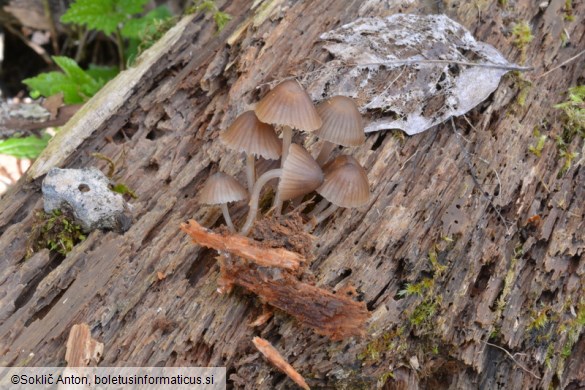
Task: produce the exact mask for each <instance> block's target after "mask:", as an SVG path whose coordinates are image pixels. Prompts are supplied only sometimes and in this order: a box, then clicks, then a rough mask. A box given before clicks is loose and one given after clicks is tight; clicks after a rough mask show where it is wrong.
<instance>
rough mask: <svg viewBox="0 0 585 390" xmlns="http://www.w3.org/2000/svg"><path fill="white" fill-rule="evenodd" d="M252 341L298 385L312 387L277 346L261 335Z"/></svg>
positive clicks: (307, 389)
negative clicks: (285, 358)
mask: <svg viewBox="0 0 585 390" xmlns="http://www.w3.org/2000/svg"><path fill="white" fill-rule="evenodd" d="M252 342H253V343H254V346H255V347H256V349H258V351H260V352H261V353H262V355H264V357H265V358H266V360H268V361H269V362H270V363H271V364H273V365H274V366H275V367H276V368H278V369H279V370H280V371H282V372H284V373H285V374H286V375H288V377H289V378H290V379H292V380H293V381H294V382H295V383H296V384H297V385H299V386H300V387H302V388H303V389H305V390H309V389H310V388H309V385H308V384H307V382H305V379H304V378H303V377H302V376H301V374H299V373H298V371H297V370H295V369H294V368H293V366H291V365H290V364H289V362H287V361H286V360H284V358H283V357H282V355H281V354H280V352H278V351H277V350H276V348H274V347H273V346H272V345H271V344H270V343H269V342H268V341H267V340H264V339H263V338H260V337H254V338H253V339H252Z"/></svg>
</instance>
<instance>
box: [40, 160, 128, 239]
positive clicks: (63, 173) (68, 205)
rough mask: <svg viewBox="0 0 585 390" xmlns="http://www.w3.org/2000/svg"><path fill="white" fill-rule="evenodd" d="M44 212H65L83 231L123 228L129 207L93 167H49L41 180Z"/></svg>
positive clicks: (123, 229)
mask: <svg viewBox="0 0 585 390" xmlns="http://www.w3.org/2000/svg"><path fill="white" fill-rule="evenodd" d="M42 191H43V200H44V203H45V206H44V208H45V212H47V213H49V212H51V211H53V210H55V209H60V210H63V211H66V212H69V213H70V214H71V215H72V216H73V218H74V219H75V222H76V223H78V224H79V225H80V226H81V228H82V229H83V231H84V232H89V231H92V230H95V229H111V230H116V231H120V232H123V231H126V230H128V228H129V227H130V225H131V217H130V214H129V206H128V204H127V203H126V201H124V198H123V197H122V195H120V194H118V193H115V192H113V191H112V190H111V189H110V180H109V179H108V178H107V177H106V176H105V175H104V174H103V173H102V171H100V170H99V169H96V168H84V169H59V168H52V169H51V170H50V171H49V173H47V176H46V177H45V180H43V186H42Z"/></svg>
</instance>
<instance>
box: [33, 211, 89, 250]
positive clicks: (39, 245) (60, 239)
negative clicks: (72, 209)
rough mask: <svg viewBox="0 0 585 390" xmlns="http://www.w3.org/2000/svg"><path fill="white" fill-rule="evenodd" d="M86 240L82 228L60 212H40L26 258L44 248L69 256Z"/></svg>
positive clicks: (34, 223)
mask: <svg viewBox="0 0 585 390" xmlns="http://www.w3.org/2000/svg"><path fill="white" fill-rule="evenodd" d="M85 238H86V236H85V234H83V232H82V231H81V227H80V226H79V225H77V224H76V223H74V222H72V220H71V219H69V218H68V217H67V216H66V215H65V214H64V213H63V212H61V211H60V210H53V212H52V213H49V214H47V213H45V212H44V211H38V212H36V213H35V220H34V222H33V227H32V230H31V233H30V236H29V239H28V243H27V248H26V258H29V257H31V256H32V255H33V254H34V253H35V252H38V251H39V250H41V249H43V248H47V249H49V250H51V251H55V252H57V253H60V254H62V255H67V253H69V252H71V250H72V249H73V247H74V246H75V245H76V244H78V243H79V242H81V241H83V240H85Z"/></svg>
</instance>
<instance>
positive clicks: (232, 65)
mask: <svg viewBox="0 0 585 390" xmlns="http://www.w3.org/2000/svg"><path fill="white" fill-rule="evenodd" d="M278 3H279V5H278V6H277V7H276V8H275V9H274V11H273V12H272V13H271V14H270V15H269V16H268V17H267V18H266V20H265V21H264V22H263V23H262V24H261V25H259V26H257V27H256V28H253V27H249V28H244V29H242V30H241V34H239V35H237V37H236V38H235V41H234V42H233V45H232V46H229V45H226V44H225V39H226V38H227V37H228V36H230V34H231V33H233V32H234V31H235V29H236V28H237V27H238V26H239V25H240V23H243V22H244V21H245V20H247V19H249V18H250V17H252V16H253V14H254V13H255V12H256V11H254V10H250V9H249V8H248V7H249V1H243V0H234V1H230V2H226V3H225V5H224V6H223V8H222V10H224V11H225V12H228V13H230V14H231V15H232V16H233V19H232V22H230V24H228V25H227V26H226V28H225V29H224V31H222V33H220V34H217V30H216V28H215V25H214V22H213V20H212V19H211V17H209V18H204V17H200V18H195V19H193V20H192V22H191V23H188V24H187V25H186V26H185V29H184V33H183V34H182V35H181V37H179V38H178V39H177V40H176V42H175V44H174V45H173V47H170V45H169V47H168V50H165V53H167V54H166V55H163V56H160V58H159V60H158V61H155V63H154V64H153V65H152V66H151V67H150V68H149V70H148V72H147V73H146V74H145V76H144V77H142V79H141V80H140V82H138V81H136V82H135V85H136V87H135V88H134V89H133V91H132V92H131V93H130V94H129V95H128V98H127V99H126V100H125V101H124V103H123V104H121V105H120V106H119V107H118V108H117V109H114V110H105V111H101V112H102V113H103V116H100V117H99V118H96V117H94V119H96V122H94V124H95V126H94V131H93V132H92V133H91V136H89V137H86V138H85V140H84V141H82V142H81V143H80V145H79V147H78V148H77V149H76V150H72V151H71V152H70V153H68V154H67V156H66V157H64V158H63V159H62V160H61V161H62V162H61V164H62V167H63V168H65V167H67V168H81V167H87V166H95V165H97V166H98V167H99V168H101V169H103V170H104V171H107V169H108V166H107V164H106V163H105V162H104V161H96V159H93V158H91V157H88V156H89V154H90V153H91V152H98V153H101V154H103V155H105V156H108V157H110V158H111V159H112V161H114V162H115V163H116V173H115V176H116V178H119V180H121V181H123V182H124V183H125V184H126V185H128V187H129V188H131V189H132V190H133V191H135V192H136V194H137V195H138V199H137V200H135V201H132V203H133V206H134V212H135V216H136V223H135V224H134V225H133V226H132V228H131V229H130V230H129V231H128V232H126V233H125V234H124V235H123V236H122V235H117V234H114V233H109V232H93V233H92V234H90V235H89V236H88V238H87V239H86V240H85V241H83V242H82V243H80V244H78V245H76V247H75V248H74V249H73V251H72V252H70V253H69V254H68V255H67V257H66V258H62V257H60V256H56V255H55V254H49V253H48V251H45V252H39V253H37V254H35V255H34V256H33V257H32V258H30V259H29V260H26V261H25V260H23V259H24V256H25V246H26V245H25V244H26V232H28V231H30V230H31V228H32V225H33V219H32V215H33V214H34V212H35V210H38V209H40V208H42V200H41V197H40V179H34V180H32V181H31V182H25V181H24V180H22V181H21V182H19V183H18V184H17V185H16V186H14V187H13V188H12V189H10V190H9V193H7V194H6V195H4V196H3V198H2V199H0V232H1V233H2V235H1V236H0V265H1V267H0V269H1V270H2V272H1V275H0V279H1V280H2V282H1V283H2V286H1V288H0V296H1V298H0V300H1V303H0V306H1V308H0V312H2V314H1V315H0V363H2V364H3V365H11V364H19V365H31V366H32V365H36V366H49V365H55V366H58V365H61V364H62V363H63V359H64V356H65V349H66V348H65V342H64V341H65V340H66V339H67V336H68V334H69V331H70V328H71V326H72V325H73V324H76V323H81V322H84V323H88V324H89V325H90V327H91V329H92V333H93V336H94V337H95V338H96V339H99V340H100V341H103V342H104V343H105V344H106V346H107V347H106V348H105V349H104V356H103V361H102V363H101V365H104V366H106V365H109V366H116V365H130V364H132V365H135V366H151V365H152V366H155V365H161V364H164V365H189V366H198V365H200V366H206V365H211V366H213V365H218V366H227V367H228V370H229V371H228V372H230V373H231V374H230V379H229V382H228V383H229V384H230V385H233V386H234V387H235V388H237V389H261V390H267V389H278V390H282V389H284V388H287V386H288V385H289V384H290V383H289V380H288V378H285V377H284V376H280V375H277V374H275V373H274V369H272V367H267V365H264V364H260V365H259V364H258V362H257V359H256V358H254V355H256V350H255V349H254V347H253V346H252V345H251V343H250V338H251V337H252V336H254V335H256V334H257V335H259V336H261V337H263V338H266V339H269V340H276V339H278V340H279V342H278V346H279V350H281V351H282V353H283V355H284V356H295V361H294V365H295V368H296V369H298V370H299V371H300V372H303V373H304V374H305V375H307V377H309V376H310V378H311V385H313V386H314V387H321V388H374V387H376V386H377V385H378V386H381V385H383V384H384V383H385V384H386V386H387V387H389V388H392V387H393V386H394V385H396V384H404V386H405V388H409V389H416V388H436V389H447V388H452V389H453V388H461V389H466V388H478V387H480V388H490V389H491V388H498V387H501V386H503V385H502V383H504V384H514V386H515V387H517V388H549V387H559V388H566V389H571V388H579V386H581V387H583V385H584V384H585V361H584V359H583V358H582V357H583V354H584V353H585V337H584V336H583V329H582V327H579V324H578V321H577V318H579V316H580V315H581V314H582V313H585V311H584V310H585V305H584V302H583V298H582V297H583V291H584V286H585V260H584V258H583V255H584V250H585V244H584V238H583V235H582V233H581V232H583V229H584V225H583V215H585V209H584V207H585V205H584V204H583V202H582V199H584V198H585V186H583V183H584V182H585V169H584V166H583V165H578V164H576V163H577V161H575V162H574V164H572V165H571V168H570V169H569V171H567V172H566V173H565V174H564V175H559V172H560V170H561V169H562V167H563V164H564V160H563V159H562V158H561V157H560V155H559V150H558V149H557V147H556V145H555V141H554V140H555V138H556V137H557V136H559V135H561V134H562V130H563V127H562V124H563V117H562V114H561V112H560V110H558V109H555V108H554V105H555V104H556V103H559V102H561V101H564V100H566V98H567V94H566V92H567V90H568V89H569V88H570V87H573V86H575V85H577V84H582V81H583V80H584V79H585V74H584V69H583V67H582V66H581V65H582V61H581V62H580V60H581V59H582V57H578V58H577V60H574V61H569V62H567V63H566V65H565V66H563V67H562V69H558V70H556V71H554V72H551V73H548V74H546V75H545V76H544V77H541V78H539V79H538V82H537V83H536V82H535V83H534V84H532V86H526V83H524V82H523V81H522V79H521V77H519V76H517V75H514V74H510V75H508V76H506V77H504V79H503V80H502V82H501V84H500V86H499V88H498V89H497V90H496V91H495V92H494V93H493V95H492V96H491V97H490V99H489V100H488V101H486V102H484V103H483V104H481V105H480V106H479V107H478V108H476V109H474V110H472V111H471V112H469V113H468V114H466V117H465V118H457V119H455V122H456V127H457V132H454V131H453V129H452V126H451V125H450V124H446V125H445V124H444V125H440V126H437V127H436V128H433V129H430V130H429V131H427V132H425V133H421V134H419V135H417V136H413V137H401V136H400V135H399V134H396V133H393V132H383V133H377V134H371V135H369V136H368V137H367V139H366V144H364V145H363V146H361V147H359V148H356V149H354V150H352V152H351V154H352V155H353V156H354V157H356V159H358V161H360V163H361V164H363V165H364V167H365V168H366V170H367V172H368V177H369V181H370V183H371V190H372V194H373V197H372V203H371V205H369V206H367V207H365V208H364V209H360V210H343V211H339V212H337V213H336V214H335V216H334V218H331V219H330V220H328V221H326V222H325V223H323V224H321V225H319V226H318V227H317V229H316V230H315V231H314V235H315V244H314V245H313V246H312V247H311V251H312V255H313V256H314V260H312V261H311V266H310V271H311V272H312V274H313V276H314V282H315V284H317V285H319V286H323V287H324V288H331V289H332V291H336V292H337V294H340V291H342V290H343V289H344V287H345V286H347V285H354V286H355V288H356V291H357V293H358V296H359V297H360V299H363V301H364V302H366V303H367V306H368V308H369V309H370V310H371V311H372V319H371V320H370V321H369V322H368V328H367V331H366V335H365V337H363V338H355V339H347V340H343V341H340V342H334V343H331V342H330V341H329V340H328V339H327V338H324V337H321V336H318V335H315V334H314V333H313V332H312V331H310V330H309V329H305V328H304V327H300V326H299V324H298V322H297V321H296V320H295V319H294V318H292V317H290V316H288V315H283V314H282V313H281V312H280V311H276V312H275V315H274V317H273V318H272V319H270V320H269V321H268V322H267V323H265V324H264V325H262V326H261V327H258V328H253V329H252V328H250V327H248V326H247V324H248V323H249V322H250V321H251V320H252V319H254V318H256V317H257V315H258V314H259V311H260V309H259V308H258V305H257V300H256V299H255V298H250V297H248V296H246V295H245V294H241V293H240V292H239V291H237V290H236V292H235V293H234V295H232V296H225V295H220V294H217V292H216V289H217V285H218V279H219V277H220V275H219V267H217V265H216V260H215V256H216V254H215V251H213V250H205V249H202V248H196V247H194V246H193V244H192V243H191V240H190V239H189V238H188V237H187V236H186V235H185V234H181V233H180V232H178V228H177V227H178V226H179V224H180V223H181V222H183V221H185V220H186V219H189V218H193V219H196V220H198V221H201V222H202V223H203V224H204V225H205V226H214V225H215V224H217V223H218V221H220V220H221V213H220V212H218V210H217V208H213V207H201V206H200V205H199V204H198V203H197V201H196V199H195V194H196V193H197V192H198V190H199V189H200V188H201V186H202V185H203V182H204V181H205V180H206V178H207V177H208V176H209V175H210V174H212V173H214V172H215V171H217V170H222V171H224V172H226V173H228V174H230V175H233V176H236V177H238V176H240V177H243V176H241V172H242V168H243V166H242V159H241V156H239V155H238V154H236V153H229V152H227V151H226V150H225V149H224V148H222V147H221V145H220V143H219V142H217V136H218V134H219V132H220V131H221V130H222V129H225V128H227V126H228V125H229V123H231V121H232V120H233V119H234V118H235V117H236V116H237V115H238V114H239V113H241V112H243V111H245V110H247V109H250V107H251V106H252V105H253V103H254V102H256V101H258V98H259V97H260V96H262V95H263V94H264V93H265V92H266V91H267V89H268V84H267V83H270V82H272V81H274V80H281V79H284V78H287V77H288V78H290V77H295V76H296V77H301V78H302V77H303V75H304V74H306V73H307V72H311V71H314V70H316V69H317V68H319V66H321V65H320V64H328V62H330V58H328V56H327V54H326V53H325V52H324V51H323V50H322V46H321V44H320V43H319V42H318V37H319V35H320V34H322V33H323V32H326V31H329V30H331V29H333V28H336V27H337V26H339V25H341V24H345V23H349V22H352V21H354V20H355V19H356V18H358V17H368V16H376V17H384V16H387V15H390V14H393V13H398V12H403V13H425V14H428V13H440V12H444V13H446V14H447V15H448V16H449V17H450V18H452V19H454V20H457V21H459V22H460V23H462V24H463V25H464V26H466V27H467V28H468V29H469V30H470V31H471V32H472V34H473V35H474V36H475V37H476V39H478V40H481V41H485V42H487V43H490V44H491V45H493V46H494V47H496V48H497V49H498V50H499V51H501V52H502V53H503V55H504V56H505V57H506V58H507V59H508V60H510V61H514V62H521V58H520V57H521V50H519V49H518V48H517V47H515V46H514V45H513V43H512V41H513V37H511V36H510V35H509V34H507V32H508V31H511V30H512V29H513V26H514V25H515V23H518V22H521V21H530V25H531V27H532V34H533V35H534V40H533V41H532V42H531V43H529V44H528V47H527V50H526V64H528V65H531V66H533V67H535V68H536V70H535V71H534V73H533V74H526V75H525V77H527V78H528V79H530V78H531V76H538V75H542V74H544V73H545V71H546V70H549V69H554V68H555V67H556V66H558V65H560V64H563V63H565V62H566V61H568V60H569V59H571V58H573V57H575V56H577V55H578V54H579V53H581V52H582V51H583V50H584V49H585V40H584V39H583V38H582V37H583V36H585V35H584V34H585V25H584V24H583V23H582V22H581V21H582V20H583V18H584V15H585V8H584V6H585V3H583V2H573V6H574V16H575V20H574V21H568V20H565V18H564V14H565V13H564V11H563V9H564V7H565V1H564V0H552V1H548V2H547V4H548V6H547V7H546V8H545V9H541V8H540V7H539V3H540V2H524V3H522V4H521V6H519V7H514V6H511V5H508V6H505V5H503V4H501V2H495V1H494V2H479V3H478V2H454V1H443V2H434V1H433V2H388V1H381V0H368V1H362V0H322V1H295V2H293V1H279V2H278ZM406 3H408V4H406ZM509 3H510V2H509ZM510 4H511V3H510ZM564 30H566V31H567V32H568V35H569V36H570V37H571V38H570V39H571V42H570V43H567V42H565V41H563V31H564ZM165 49H167V48H165ZM219 51H224V52H228V62H227V65H226V68H224V72H223V73H221V74H220V75H219V76H218V78H219V80H217V83H216V82H215V81H214V85H218V86H219V88H218V89H217V90H216V91H215V92H213V93H212V94H210V95H207V93H206V92H205V91H203V90H202V89H201V88H200V85H199V82H200V81H201V79H202V77H203V76H204V74H205V71H206V69H207V67H208V66H209V65H210V64H211V63H212V59H213V58H214V57H215V56H216V55H217V56H218V57H222V56H224V55H225V53H218V52H219ZM373 76H375V77H376V78H377V79H378V82H380V83H389V82H391V81H392V80H385V79H384V73H383V72H381V73H378V74H376V75H373ZM133 82H134V81H133ZM259 86H260V88H257V87H259ZM522 96H524V97H525V99H520V98H521V97H522ZM362 103H367V102H362ZM92 113H93V112H92ZM92 113H87V114H88V115H89V114H92ZM78 115H80V114H78ZM368 115H371V116H373V117H375V116H377V115H383V113H381V112H371V113H368ZM366 120H368V119H367V118H366ZM535 127H538V128H539V129H540V131H541V133H542V134H546V135H547V136H548V138H547V141H546V143H545V146H544V148H543V150H542V153H541V156H540V157H536V156H534V155H533V154H532V153H530V152H529V151H528V147H529V146H530V145H531V144H533V143H534V142H535V138H534V136H533V130H534V128H535ZM61 141H62V140H61ZM61 141H59V140H58V139H55V141H54V142H56V145H55V148H56V149H59V148H65V147H66V146H67V145H65V144H63V145H60V144H59V142H61ZM295 141H296V142H301V141H302V139H301V138H300V137H298V136H297V137H296V139H295ZM305 141H306V143H305V145H306V146H307V147H308V148H309V150H310V151H312V152H316V149H317V147H318V146H319V142H315V140H314V139H313V138H311V137H309V138H308V139H306V140H305ZM568 147H569V150H570V151H571V152H573V151H581V150H582V148H583V139H582V138H580V137H576V138H575V139H574V140H573V142H572V143H571V144H570V145H568ZM576 160H577V159H576ZM468 162H470V163H471V166H472V167H473V168H474V169H473V173H474V175H475V177H476V179H477V182H478V183H479V184H481V188H482V189H483V191H481V190H479V189H478V187H477V186H476V184H475V181H474V180H473V178H472V177H471V174H470V170H469V165H468ZM262 163H263V162H262ZM482 192H486V193H487V194H482ZM486 198H489V199H491V202H488V201H487V200H486ZM494 208H497V210H498V211H499V214H501V217H500V216H498V214H497V213H496V212H495V211H494ZM230 213H231V214H232V217H233V218H234V221H235V222H236V223H238V222H241V221H242V220H243V219H244V217H245V213H246V207H245V205H241V204H235V205H232V206H230ZM537 214H538V215H540V219H541V223H539V224H538V225H534V224H530V225H528V226H524V224H525V221H526V220H528V219H529V218H530V217H532V216H534V215H537ZM504 221H505V223H504ZM287 249H288V248H287ZM431 254H432V255H431ZM435 255H436V256H435ZM430 258H433V259H435V260H436V264H438V265H439V266H440V267H439V268H440V269H441V272H439V273H437V272H436V270H435V269H436V268H434V267H433V265H432V263H431V261H430ZM157 272H161V273H163V274H164V275H165V276H166V278H165V279H164V280H159V278H158V277H157V274H156V273H157ZM426 278H431V280H432V282H433V283H434V287H435V288H434V290H433V291H434V294H435V296H434V297H432V298H434V301H433V300H429V299H428V297H421V296H419V295H417V294H413V295H409V296H404V295H400V294H398V293H399V292H400V291H403V290H405V289H406V287H407V286H409V285H416V284H417V283H420V282H423V281H426ZM2 291H3V292H5V294H2V293H1V292H2ZM425 298H427V299H425ZM425 308H426V309H434V311H433V310H430V311H427V312H426V313H434V314H433V315H429V316H428V317H427V318H426V322H424V323H423V324H422V325H424V326H423V329H419V328H420V327H419V328H415V329H414V332H412V331H411V330H412V328H413V326H412V325H411V319H417V318H414V317H415V315H416V314H420V313H421V312H422V310H421V309H425ZM417 309H418V310H417ZM573 313H575V314H576V315H577V317H576V316H575V315H574V314H573ZM539 314H542V315H541V316H540V318H544V319H545V322H546V324H545V326H544V327H543V328H534V327H530V325H531V323H532V322H533V317H535V318H539ZM155 324H172V325H170V326H162V327H161V326H155ZM401 331H402V333H401ZM484 341H488V342H490V343H493V344H496V345H500V346H502V347H503V348H505V349H506V350H507V351H509V352H510V353H511V354H512V355H513V356H514V357H515V358H516V360H517V361H518V362H520V363H521V364H522V365H523V366H525V367H526V368H528V369H529V370H531V371H532V372H533V373H535V374H536V375H537V376H539V377H541V378H542V379H537V378H535V377H534V376H533V375H531V374H529V373H528V372H525V371H523V370H522V369H520V367H519V366H518V365H517V364H516V363H514V362H513V361H512V360H511V359H509V358H508V355H507V354H506V353H505V352H503V351H502V350H499V349H497V348H493V347H490V346H487V345H486V344H485V343H484ZM412 356H417V360H418V363H419V366H420V369H419V371H414V369H412V368H411V367H410V366H409V360H410V358H411V357H412ZM392 377H394V379H392ZM504 386H505V385H504Z"/></svg>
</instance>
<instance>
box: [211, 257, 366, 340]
mask: <svg viewBox="0 0 585 390" xmlns="http://www.w3.org/2000/svg"><path fill="white" fill-rule="evenodd" d="M221 273H222V283H225V284H228V285H229V284H237V285H239V286H242V287H245V288H246V289H248V290H250V291H252V292H253V293H255V294H256V295H258V296H260V298H261V299H262V300H263V301H264V302H266V303H268V304H270V305H272V306H274V307H277V308H279V309H281V310H282V311H284V312H286V313H288V314H290V315H292V316H293V317H295V318H296V319H297V320H299V322H301V323H302V324H304V325H307V326H309V327H310V328H313V330H314V331H315V333H318V334H321V335H324V336H328V337H330V338H331V339H333V340H340V339H343V338H345V337H351V336H361V335H362V334H363V332H364V324H365V322H366V320H367V319H368V318H369V313H368V310H367V308H366V305H365V303H363V302H356V301H354V300H352V299H351V298H349V297H347V296H343V295H341V294H333V293H331V292H329V291H327V290H324V289H322V288H319V287H316V286H313V285H310V284H307V283H303V282H301V281H299V280H298V279H297V278H296V276H294V275H291V274H290V273H289V272H283V271H281V270H278V269H273V268H263V267H256V266H254V265H253V264H250V263H247V262H243V261H238V260H232V261H225V262H223V264H222V271H221Z"/></svg>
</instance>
